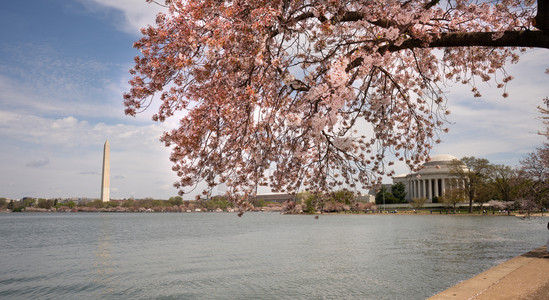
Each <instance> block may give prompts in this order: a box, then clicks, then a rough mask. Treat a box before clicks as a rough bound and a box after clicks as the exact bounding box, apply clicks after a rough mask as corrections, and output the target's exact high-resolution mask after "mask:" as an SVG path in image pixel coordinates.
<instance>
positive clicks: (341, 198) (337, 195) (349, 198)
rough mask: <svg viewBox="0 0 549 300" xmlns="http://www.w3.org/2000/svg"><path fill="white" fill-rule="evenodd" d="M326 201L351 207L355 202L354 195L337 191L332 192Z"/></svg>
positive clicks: (345, 191)
mask: <svg viewBox="0 0 549 300" xmlns="http://www.w3.org/2000/svg"><path fill="white" fill-rule="evenodd" d="M328 200H332V201H334V202H336V203H344V204H346V205H352V204H353V202H354V201H355V194H353V192H351V191H349V190H339V191H335V192H332V193H331V195H330V197H329V199H328Z"/></svg>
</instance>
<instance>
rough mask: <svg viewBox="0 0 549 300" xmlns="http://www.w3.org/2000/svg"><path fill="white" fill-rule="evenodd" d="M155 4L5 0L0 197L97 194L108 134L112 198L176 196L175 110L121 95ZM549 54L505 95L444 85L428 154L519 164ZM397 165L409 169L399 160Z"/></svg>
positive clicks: (518, 73) (522, 67)
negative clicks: (444, 101) (443, 126)
mask: <svg viewBox="0 0 549 300" xmlns="http://www.w3.org/2000/svg"><path fill="white" fill-rule="evenodd" d="M159 10H160V7H158V6H156V5H151V4H147V3H145V0H117V1H110V0H30V1H5V3H3V4H2V9H1V10H0V104H1V105H0V138H1V141H2V147H0V166H1V172H0V197H8V198H21V197H25V196H32V197H93V198H98V197H99V195H100V186H101V160H102V149H103V143H104V142H105V140H106V139H109V142H110V145H111V196H112V197H113V198H125V197H136V198H144V197H154V198H160V199H167V198H169V197H171V196H174V195H176V194H177V191H176V190H175V189H174V188H173V187H172V184H173V182H175V181H176V180H177V178H176V177H175V175H174V174H173V172H172V171H171V164H170V162H169V159H168V157H169V149H166V148H165V147H164V146H163V144H162V143H160V142H159V141H158V138H159V136H160V135H161V133H162V132H163V131H165V130H169V129H170V128H173V127H174V126H176V124H177V120H170V121H168V122H167V123H154V122H152V121H151V120H150V115H151V113H150V112H146V113H144V114H141V115H138V116H137V117H136V118H133V117H128V116H125V115H124V107H123V105H122V93H124V92H125V91H126V90H127V89H128V84H127V81H128V79H129V78H130V76H129V74H128V69H130V68H131V67H132V62H133V57H134V56H135V55H137V54H138V53H137V51H136V50H134V49H133V48H132V44H133V42H134V41H136V40H137V39H139V37H140V34H139V28H140V27H143V26H145V25H146V24H148V23H150V22H153V20H154V17H155V15H156V13H157V12H158V11H159ZM547 54H549V52H548V51H547V50H531V51H529V52H528V53H527V54H526V55H525V56H523V58H522V59H521V61H520V62H519V64H518V65H513V66H509V68H508V71H509V73H511V74H512V75H514V76H515V78H516V79H515V80H513V81H512V82H511V83H510V85H509V89H508V91H509V93H510V97H509V98H507V99H503V98H502V97H501V96H500V94H501V90H496V89H495V88H493V87H490V86H488V85H483V86H481V92H483V95H484V97H483V98H480V99H473V98H472V95H471V93H470V92H469V91H468V88H465V87H462V86H459V85H456V86H454V87H448V88H447V90H448V91H449V92H450V93H449V94H448V99H449V106H450V110H451V111H452V115H450V118H449V120H450V121H451V122H452V124H451V126H450V133H449V134H445V135H443V136H441V139H442V140H443V143H442V144H439V145H437V146H435V148H434V150H433V152H432V154H444V153H448V154H452V155H454V156H457V157H463V156H477V157H484V158H487V159H488V160H490V161H491V162H493V163H503V164H507V165H511V166H514V165H518V162H519V160H520V159H521V158H522V157H524V155H525V154H526V153H528V152H531V151H533V150H534V148H535V147H537V146H539V145H541V143H542V142H543V139H542V138H541V137H539V136H537V135H536V131H537V130H538V129H539V128H540V127H541V122H540V121H539V120H537V119H536V117H538V114H537V112H536V106H537V105H539V104H541V99H543V98H544V97H546V96H549V88H548V86H549V84H548V79H549V77H548V75H545V74H544V71H545V69H546V68H547V67H549V66H548V65H544V64H543V63H544V62H545V61H547V60H546V56H547ZM396 172H397V173H405V172H407V170H406V168H405V166H403V165H397V166H396ZM386 182H390V180H387V181H386ZM188 198H189V199H190V198H191V197H190V196H188Z"/></svg>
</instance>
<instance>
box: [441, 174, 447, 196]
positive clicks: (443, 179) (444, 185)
mask: <svg viewBox="0 0 549 300" xmlns="http://www.w3.org/2000/svg"><path fill="white" fill-rule="evenodd" d="M441 185H442V186H441V192H442V195H441V196H444V193H445V192H446V179H445V178H442V181H441Z"/></svg>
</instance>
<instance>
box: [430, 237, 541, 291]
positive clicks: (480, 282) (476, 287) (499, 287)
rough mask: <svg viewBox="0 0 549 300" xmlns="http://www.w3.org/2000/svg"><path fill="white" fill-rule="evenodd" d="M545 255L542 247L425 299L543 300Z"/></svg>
mask: <svg viewBox="0 0 549 300" xmlns="http://www.w3.org/2000/svg"><path fill="white" fill-rule="evenodd" d="M548 295H549V253H547V248H546V246H543V247H539V248H537V249H534V250H532V251H530V252H527V253H524V254H522V255H519V256H516V257H514V258H512V259H510V260H508V261H506V262H503V263H501V264H499V265H497V266H495V267H493V268H490V269H488V270H486V271H484V272H482V273H480V274H478V275H476V276H474V277H472V278H470V279H467V280H465V281H462V282H460V283H458V284H457V285H455V286H453V287H450V288H448V289H446V290H445V291H442V292H440V293H438V294H436V295H434V296H432V297H430V298H428V299H429V300H446V299H477V300H483V299H503V300H504V299H509V300H510V299H530V300H537V299H540V300H542V299H547V297H548Z"/></svg>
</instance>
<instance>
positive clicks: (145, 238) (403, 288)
mask: <svg viewBox="0 0 549 300" xmlns="http://www.w3.org/2000/svg"><path fill="white" fill-rule="evenodd" d="M548 221H549V218H548V217H538V218H530V219H525V220H522V219H519V218H516V217H506V216H505V217H504V216H502V217H492V216H446V215H408V216H407V215H321V216H320V218H319V219H318V220H316V219H314V217H313V216H306V215H280V214H274V213H247V214H245V215H244V216H243V217H242V218H238V217H237V216H236V214H215V213H195V214H184V213H183V214H177V213H166V214H164V213H148V214H139V213H11V214H0V298H2V299H98V298H102V299H424V298H426V297H429V296H432V295H434V294H436V293H438V292H440V291H443V290H445V289H446V288H448V287H450V286H452V285H454V284H456V283H458V282H460V281H462V280H465V279H468V278H470V277H472V276H473V275H475V274H478V273H480V272H482V271H484V270H486V269H488V268H491V267H493V266H495V265H497V264H499V263H502V262H504V261H506V260H508V259H510V258H512V257H514V256H517V255H520V254H522V253H525V252H527V251H530V250H532V249H534V248H538V247H540V246H543V245H544V244H545V242H546V241H547V236H548V230H547V222H548Z"/></svg>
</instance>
